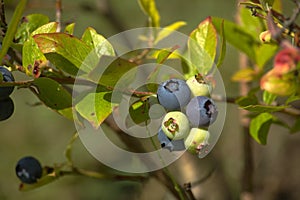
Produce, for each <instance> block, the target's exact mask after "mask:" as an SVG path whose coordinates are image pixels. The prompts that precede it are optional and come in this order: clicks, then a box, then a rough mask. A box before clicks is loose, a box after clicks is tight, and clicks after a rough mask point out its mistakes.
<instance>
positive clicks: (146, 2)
mask: <svg viewBox="0 0 300 200" xmlns="http://www.w3.org/2000/svg"><path fill="white" fill-rule="evenodd" d="M138 2H139V5H140V7H141V9H142V10H143V12H144V13H145V14H146V15H148V16H149V25H150V26H152V27H160V15H159V12H158V10H157V8H156V4H155V0H138Z"/></svg>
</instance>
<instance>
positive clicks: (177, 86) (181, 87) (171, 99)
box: [157, 79, 191, 111]
mask: <svg viewBox="0 0 300 200" xmlns="http://www.w3.org/2000/svg"><path fill="white" fill-rule="evenodd" d="M190 96H191V91H190V89H189V86H188V85H187V84H186V82H185V81H183V80H180V79H170V80H167V81H165V82H163V83H161V84H160V85H159V87H158V89H157V98H158V102H159V103H160V104H161V105H162V106H163V107H164V108H165V109H167V110H169V111H173V110H181V108H183V107H184V106H186V105H187V104H188V102H189V100H190Z"/></svg>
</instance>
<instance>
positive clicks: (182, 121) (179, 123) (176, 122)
mask: <svg viewBox="0 0 300 200" xmlns="http://www.w3.org/2000/svg"><path fill="white" fill-rule="evenodd" d="M161 129H162V131H163V132H164V133H165V134H166V136H167V137H168V138H170V139H172V140H180V139H183V138H185V137H186V136H187V135H188V133H189V131H190V125H189V120H188V118H187V117H186V115H185V114H184V113H182V112H179V111H172V112H169V113H167V114H166V115H165V117H164V119H163V120H162V124H161Z"/></svg>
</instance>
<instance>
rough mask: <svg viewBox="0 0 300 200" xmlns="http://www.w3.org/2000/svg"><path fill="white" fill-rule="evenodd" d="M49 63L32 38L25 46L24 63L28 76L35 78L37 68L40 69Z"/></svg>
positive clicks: (23, 51) (23, 52)
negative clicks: (34, 72)
mask: <svg viewBox="0 0 300 200" xmlns="http://www.w3.org/2000/svg"><path fill="white" fill-rule="evenodd" d="M46 61H47V58H46V57H45V56H44V54H43V53H42V52H41V50H40V49H39V47H38V45H37V44H36V43H35V41H34V39H33V38H32V37H30V38H29V39H28V40H27V41H26V42H25V43H24V45H23V50H22V62H23V66H24V68H25V71H26V74H27V75H28V76H33V75H34V74H33V71H34V68H35V67H39V66H40V65H42V64H43V63H45V62H46Z"/></svg>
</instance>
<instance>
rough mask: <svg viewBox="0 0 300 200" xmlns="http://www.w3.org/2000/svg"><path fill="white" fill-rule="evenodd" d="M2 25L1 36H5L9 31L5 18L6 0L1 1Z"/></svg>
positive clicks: (0, 19) (0, 14) (0, 20)
mask: <svg viewBox="0 0 300 200" xmlns="http://www.w3.org/2000/svg"><path fill="white" fill-rule="evenodd" d="M0 26H1V36H2V37H4V36H5V33H6V31H7V23H6V19H5V7H4V0H1V2H0Z"/></svg>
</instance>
